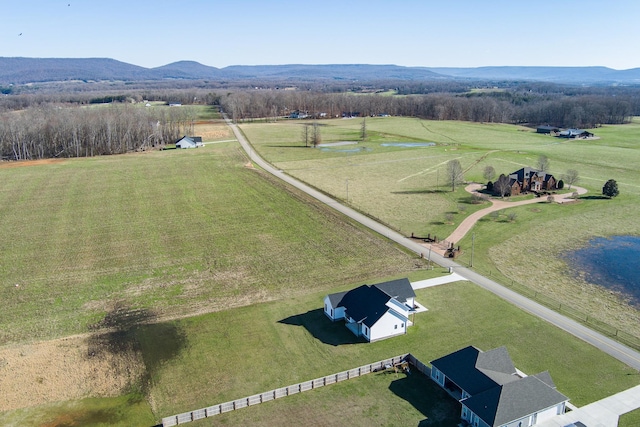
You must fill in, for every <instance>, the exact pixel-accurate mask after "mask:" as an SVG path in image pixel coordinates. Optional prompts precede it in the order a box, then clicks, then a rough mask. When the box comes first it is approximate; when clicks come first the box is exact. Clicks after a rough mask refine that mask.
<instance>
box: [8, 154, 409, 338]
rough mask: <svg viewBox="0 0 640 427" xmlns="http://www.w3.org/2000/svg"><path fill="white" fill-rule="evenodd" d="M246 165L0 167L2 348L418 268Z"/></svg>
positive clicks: (230, 157) (223, 159)
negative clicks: (125, 314)
mask: <svg viewBox="0 0 640 427" xmlns="http://www.w3.org/2000/svg"><path fill="white" fill-rule="evenodd" d="M245 163H246V159H245V157H244V156H243V155H242V154H241V153H240V151H239V148H238V146H237V143H221V144H214V145H212V146H207V147H205V148H202V149H197V150H179V151H174V150H168V151H162V152H152V153H145V154H138V155H124V156H110V157H107V156H105V157H100V158H91V159H73V160H67V161H64V162H59V163H53V164H44V165H35V166H31V167H12V168H0V179H2V182H3V186H2V189H0V214H1V215H2V218H3V221H2V222H1V223H0V231H1V233H2V235H3V239H2V241H0V255H1V256H2V259H3V263H2V264H1V265H0V279H1V282H2V283H4V284H5V286H2V287H1V288H0V299H1V300H2V301H3V310H2V311H1V312H0V326H1V327H0V344H5V343H16V342H21V341H31V340H37V339H43V338H52V337H59V336H64V335H67V334H74V333H80V332H85V331H87V326H88V325H90V324H92V323H95V322H97V321H99V320H101V319H102V318H103V317H104V316H105V314H106V313H107V312H109V311H111V310H112V309H113V306H114V302H119V303H120V304H121V305H126V306H129V307H131V308H143V309H146V310H150V311H153V313H154V315H156V316H159V317H175V316H183V315H188V314H190V313H195V312H198V313H201V312H203V311H215V310H219V309H222V308H229V307H234V306H241V305H246V304H249V303H255V302H257V301H265V300H270V299H275V298H281V297H282V296H284V295H295V294H300V293H303V294H304V293H307V292H309V291H313V290H314V289H316V290H317V289H323V288H327V287H330V286H334V285H335V284H336V283H345V282H353V281H357V280H365V279H367V278H373V277H378V276H381V275H382V276H385V275H390V274H394V273H397V272H400V271H407V270H411V269H413V268H414V267H415V265H416V262H418V263H419V261H418V260H414V259H413V257H412V256H409V255H407V254H406V253H405V252H403V251H401V250H399V249H397V248H396V247H394V246H391V245H389V244H388V243H386V242H385V241H384V240H382V239H381V238H379V237H377V236H372V235H370V234H369V233H368V232H365V231H363V230H362V229H361V228H360V227H359V226H357V225H354V224H353V223H350V222H348V221H343V220H342V218H341V217H340V216H339V215H337V214H335V213H333V212H330V211H328V210H327V209H325V208H324V207H321V206H319V205H318V204H317V203H316V202H314V201H313V200H310V199H309V198H308V197H306V196H304V195H303V194H300V193H299V192H297V191H293V190H291V189H289V188H287V187H283V185H282V184H280V183H279V182H276V181H275V180H274V179H271V178H270V177H269V176H266V175H265V174H263V173H261V172H260V171H259V170H253V169H248V168H245V167H244V164H245Z"/></svg>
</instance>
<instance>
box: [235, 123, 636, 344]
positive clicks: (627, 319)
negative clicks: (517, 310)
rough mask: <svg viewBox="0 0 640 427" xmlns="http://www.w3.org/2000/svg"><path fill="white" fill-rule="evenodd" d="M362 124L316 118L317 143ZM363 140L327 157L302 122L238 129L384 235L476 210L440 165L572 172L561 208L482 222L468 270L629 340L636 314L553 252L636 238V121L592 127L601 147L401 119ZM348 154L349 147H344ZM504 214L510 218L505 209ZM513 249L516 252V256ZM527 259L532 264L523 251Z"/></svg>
mask: <svg viewBox="0 0 640 427" xmlns="http://www.w3.org/2000/svg"><path fill="white" fill-rule="evenodd" d="M361 122H362V120H360V119H351V120H344V119H339V120H327V121H320V122H319V123H320V124H321V125H322V126H321V132H322V135H323V142H334V141H340V140H351V141H357V140H358V138H359V133H358V131H359V129H360V127H359V126H360V125H361ZM366 123H367V131H368V138H367V140H366V141H364V142H359V143H358V144H357V145H348V146H338V147H333V149H331V150H329V151H322V150H321V149H311V148H304V147H301V142H300V138H301V133H300V129H301V128H302V123H301V122H300V121H283V122H277V123H269V124H258V123H252V124H243V125H242V130H243V132H244V133H245V134H246V135H247V136H248V137H249V139H250V140H251V142H252V144H253V145H254V147H255V148H256V150H257V151H259V152H260V153H261V154H262V155H264V156H265V157H266V158H267V159H268V160H270V161H271V162H272V163H274V164H276V165H277V166H278V167H279V168H281V169H283V170H285V171H286V172H287V173H289V174H291V175H293V176H295V177H298V178H300V179H302V180H303V181H305V182H307V183H309V184H311V185H313V186H315V187H317V188H320V189H321V190H323V191H326V192H327V193H329V194H332V195H335V196H336V197H337V198H340V199H343V200H346V198H347V195H346V193H347V187H348V193H349V197H348V199H349V200H348V201H349V203H350V204H351V205H353V206H354V207H355V208H357V209H359V210H361V211H364V212H367V213H368V214H370V215H372V216H374V217H376V218H378V219H380V220H381V221H382V222H384V223H386V224H388V225H390V226H391V227H393V228H395V229H397V230H399V231H401V232H403V233H404V234H406V235H410V234H411V233H412V232H413V233H415V234H416V235H426V234H427V233H430V234H431V235H432V236H433V235H436V236H438V237H440V238H445V237H446V236H448V235H449V234H450V233H451V232H452V231H453V230H454V229H455V228H456V227H457V225H458V224H459V223H460V222H461V221H462V220H463V219H464V218H465V217H466V216H467V215H469V214H470V213H472V212H474V211H475V210H477V209H481V208H483V207H485V206H486V205H473V204H470V198H469V195H468V194H466V193H465V192H464V191H463V190H462V189H461V188H458V189H457V191H456V192H451V191H450V188H448V187H447V186H446V164H447V162H448V161H450V160H452V159H458V160H459V161H460V163H461V164H462V167H463V169H464V170H465V179H466V180H468V181H476V182H484V181H485V180H484V178H483V170H484V168H485V166H488V165H491V166H493V167H494V168H495V170H496V171H497V172H498V174H500V173H505V174H506V173H510V172H512V171H515V170H517V169H519V168H521V167H523V166H532V167H536V163H537V158H538V156H540V155H545V156H547V157H548V158H549V159H550V172H551V173H552V174H554V175H555V176H557V177H558V178H562V175H563V174H565V173H566V171H567V170H568V169H576V170H577V171H578V172H579V176H580V181H579V182H578V185H580V186H582V187H585V188H587V189H588V191H589V193H587V194H586V195H585V196H583V197H582V198H580V200H579V202H578V203H576V204H572V205H562V206H561V205H557V204H553V205H545V204H536V205H535V206H528V207H523V208H517V209H516V210H514V212H515V213H516V215H517V217H516V220H515V221H512V222H510V221H507V219H506V215H501V216H499V217H498V218H497V219H492V218H490V217H488V218H485V219H484V220H483V221H481V222H480V223H478V224H477V225H476V227H475V228H474V229H473V233H475V242H474V244H475V258H474V267H475V268H478V269H479V270H480V271H482V272H489V271H491V272H492V275H493V277H494V278H496V279H497V280H500V281H502V282H503V283H508V284H511V283H512V282H513V283H515V284H518V285H520V286H527V287H530V288H531V289H532V290H533V292H544V293H545V294H548V296H549V297H551V298H554V299H557V300H559V301H561V302H563V303H565V304H569V305H571V306H572V307H574V308H575V309H577V310H581V311H584V312H586V313H589V315H591V316H595V317H598V318H600V320H602V321H605V322H608V323H610V324H611V325H613V327H614V328H618V329H621V330H624V331H626V332H629V333H631V334H633V335H635V336H638V337H640V313H639V312H638V310H637V309H636V308H635V307H633V306H630V305H629V304H628V303H627V302H626V301H625V299H624V298H621V297H620V296H619V295H617V294H615V293H611V292H609V291H608V290H607V289H603V288H601V287H599V286H597V285H594V284H591V283H587V282H586V281H585V280H584V279H583V278H582V277H581V276H580V274H579V273H577V272H575V271H573V270H572V269H571V267H570V266H569V265H568V264H567V263H566V262H565V260H564V258H563V254H565V253H567V252H568V251H571V250H574V249H577V248H579V247H581V246H584V245H586V244H587V243H588V241H589V239H590V238H591V237H594V236H611V235H616V234H630V235H638V234H640V227H639V226H638V222H637V221H636V218H637V216H638V214H640V207H639V206H640V205H638V203H637V200H638V196H640V175H638V174H637V166H636V165H637V164H638V163H639V162H640V144H639V143H638V142H637V141H639V140H640V139H639V138H640V120H638V119H636V120H634V121H633V122H632V123H631V124H627V125H619V126H603V127H601V128H598V129H594V130H592V131H593V132H594V133H595V134H596V136H598V137H600V139H596V140H564V139H559V138H553V137H551V136H546V135H541V134H536V133H535V131H534V130H532V129H529V128H524V127H520V126H512V125H503V124H480V123H465V122H448V121H427V120H418V119H414V118H403V117H381V118H367V121H366ZM389 141H402V142H412V141H424V142H435V143H437V145H436V146H431V147H414V148H407V147H383V146H382V143H384V142H389ZM355 147H357V148H358V150H357V151H346V150H347V149H349V148H355ZM610 178H613V179H616V181H617V182H618V186H619V188H620V196H619V197H617V198H615V199H613V200H604V199H599V198H598V196H599V195H600V194H601V190H602V185H603V184H604V183H605V182H606V181H607V180H608V179H610ZM510 212H511V211H509V213H510ZM455 243H457V244H460V245H461V246H462V248H463V251H465V254H463V256H462V258H461V259H460V262H461V263H463V264H465V263H466V264H468V263H469V262H470V252H471V251H470V248H471V233H469V234H468V235H467V236H466V237H465V238H464V239H462V240H461V241H460V242H455ZM523 248H526V249H524V250H525V252H523ZM530 254H536V255H535V260H536V261H535V262H531V255H530Z"/></svg>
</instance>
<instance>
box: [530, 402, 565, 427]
mask: <svg viewBox="0 0 640 427" xmlns="http://www.w3.org/2000/svg"><path fill="white" fill-rule="evenodd" d="M563 413H564V402H562V403H561V404H559V405H556V406H552V407H551V408H548V409H545V410H543V411H539V412H538V414H537V418H536V422H537V423H541V422H543V421H546V420H548V419H549V418H552V417H555V416H556V415H560V414H563ZM523 425H524V424H523Z"/></svg>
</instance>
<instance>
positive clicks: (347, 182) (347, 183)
mask: <svg viewBox="0 0 640 427" xmlns="http://www.w3.org/2000/svg"><path fill="white" fill-rule="evenodd" d="M346 185H347V203H349V180H348V179H347V181H346Z"/></svg>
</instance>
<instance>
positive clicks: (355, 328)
mask: <svg viewBox="0 0 640 427" xmlns="http://www.w3.org/2000/svg"><path fill="white" fill-rule="evenodd" d="M345 325H346V326H347V329H349V330H350V331H351V332H352V333H353V334H354V335H355V336H357V337H359V336H360V335H362V331H361V330H360V324H359V323H356V322H349V321H346V322H345Z"/></svg>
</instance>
